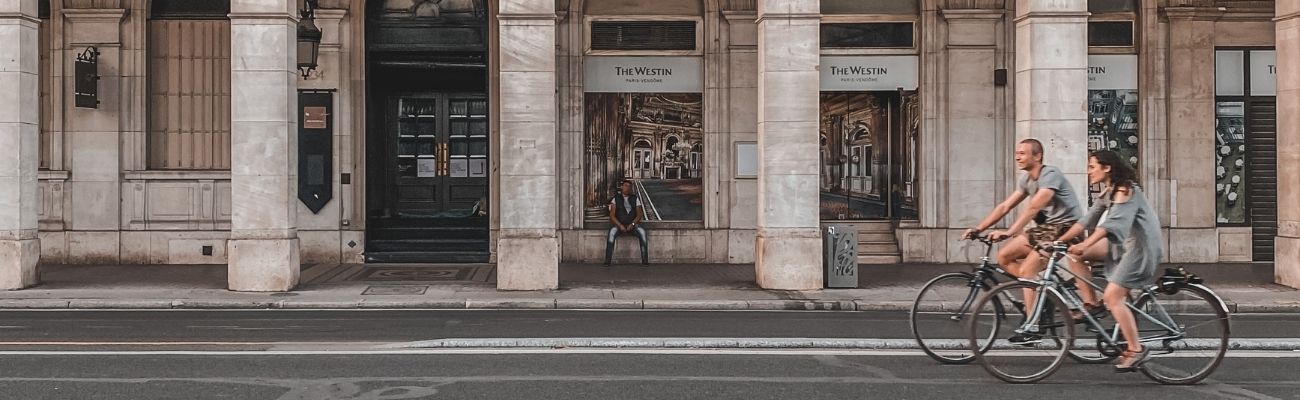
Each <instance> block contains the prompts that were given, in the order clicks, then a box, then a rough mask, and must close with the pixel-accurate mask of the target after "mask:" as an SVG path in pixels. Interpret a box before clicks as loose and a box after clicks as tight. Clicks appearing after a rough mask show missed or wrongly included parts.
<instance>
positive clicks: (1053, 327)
mask: <svg viewBox="0 0 1300 400" xmlns="http://www.w3.org/2000/svg"><path fill="white" fill-rule="evenodd" d="M1036 287H1037V285H1035V284H1032V283H1025V282H1009V283H1006V284H1003V285H999V286H998V287H996V288H994V289H993V290H992V291H991V292H989V293H988V294H986V295H985V296H983V298H982V299H981V300H980V302H979V303H977V306H976V307H975V309H974V310H972V313H971V326H970V331H971V332H970V336H971V339H970V340H971V347H972V348H986V350H985V351H984V352H982V353H977V354H976V357H977V359H979V360H980V362H981V363H982V364H983V365H984V368H985V369H986V370H988V371H989V373H991V374H992V375H993V376H996V377H997V378H998V379H1002V380H1004V381H1007V382H1013V383H1028V382H1035V381H1038V380H1041V379H1043V378H1045V377H1047V376H1048V375H1051V373H1052V372H1054V371H1055V370H1056V369H1057V368H1059V367H1060V364H1061V362H1062V361H1063V360H1064V358H1065V355H1066V351H1067V350H1068V348H1069V346H1070V345H1071V344H1072V341H1073V339H1074V337H1073V331H1074V325H1073V324H1072V323H1063V322H1062V321H1070V320H1069V312H1068V311H1067V310H1066V309H1065V305H1064V303H1063V302H1062V301H1061V300H1060V298H1058V297H1056V296H1054V295H1049V296H1047V297H1045V299H1046V300H1045V301H1042V302H1038V303H1039V305H1036V306H1035V310H1037V312H1038V317H1037V318H1030V319H1028V320H1027V318H1026V317H1025V315H1024V314H1021V313H1018V312H1014V311H1013V312H1006V313H1003V312H1001V310H1002V309H1005V308H1004V307H1003V306H1002V304H1003V302H1004V300H1003V299H1004V297H1003V296H1008V295H1009V296H1011V297H1012V298H1014V299H1016V301H1023V298H1024V289H1026V288H1029V289H1033V288H1036ZM1033 320H1037V321H1033ZM1032 322H1037V323H1036V324H1032ZM1070 322H1072V321H1070ZM1031 330H1032V331H1031ZM1015 335H1019V336H1020V337H1018V338H1013V336H1015ZM1013 339H1014V341H1016V342H1018V343H1013ZM1024 339H1029V340H1027V341H1026V340H1024Z"/></svg>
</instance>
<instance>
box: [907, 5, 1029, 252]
mask: <svg viewBox="0 0 1300 400" xmlns="http://www.w3.org/2000/svg"><path fill="white" fill-rule="evenodd" d="M941 15H942V17H943V19H944V20H945V21H946V22H947V25H946V28H947V29H944V32H945V33H946V35H945V36H946V37H944V38H943V42H942V46H943V47H942V48H941V49H935V50H934V51H935V52H936V53H939V54H936V55H935V58H937V59H938V60H937V63H936V64H935V65H934V68H935V69H937V70H938V73H939V74H941V75H940V76H942V77H943V78H942V79H938V80H937V82H936V86H939V88H938V89H937V90H938V92H937V97H939V98H940V101H943V102H944V104H943V114H941V116H936V118H943V123H942V124H936V125H941V126H942V128H941V130H940V132H939V133H936V134H934V135H933V136H934V137H935V139H936V140H935V141H933V142H931V143H935V145H934V147H935V150H934V152H933V153H929V154H930V155H932V156H934V157H932V158H928V159H930V160H934V163H935V164H936V165H939V166H941V167H938V168H942V169H943V174H944V176H946V177H947V178H946V179H942V184H943V186H941V193H938V195H939V196H942V198H946V201H943V202H940V203H939V204H942V205H944V206H945V208H946V210H944V214H945V215H947V217H948V226H951V227H964V226H965V227H968V226H975V225H976V224H978V223H979V222H980V220H981V219H983V218H984V216H985V215H986V214H987V213H988V210H991V209H993V207H994V206H996V205H997V203H998V202H1000V201H1002V199H1004V198H1006V192H1005V189H1004V187H1005V186H1006V182H1008V181H1010V180H1011V178H1012V177H1013V176H1014V172H1013V171H1014V169H1009V168H1006V167H1005V166H1006V165H1007V164H1009V163H1010V162H1011V159H1012V158H1011V155H1010V153H1009V152H1008V151H1007V149H1009V148H1010V147H1011V143H1012V139H1014V138H1011V137H1008V136H1009V135H1008V134H1007V133H1008V132H1007V129H1006V128H1007V123H1008V122H1009V121H1008V119H1009V118H1008V117H1010V115H1009V114H1010V112H1009V111H1010V110H1009V108H1010V107H1006V106H1003V105H1004V104H1007V103H1006V102H1007V100H1008V99H1007V96H1009V95H1010V93H1008V90H1007V89H1008V88H1007V87H1005V86H1004V87H999V86H996V85H994V82H993V74H994V72H993V71H994V70H997V69H998V68H1005V67H1006V64H1005V63H1006V61H1004V60H1005V57H1006V55H1007V49H1006V48H1005V47H1003V46H1005V41H1006V33H1005V32H1006V25H1005V24H1004V21H1005V16H1006V12H1005V11H1004V10H1000V9H944V10H942V11H941ZM923 159H926V158H923ZM953 240H955V238H947V237H943V238H933V237H931V238H929V240H914V241H908V243H907V248H906V249H904V255H905V256H909V257H907V258H909V259H913V260H915V259H916V258H917V257H915V256H916V255H919V254H923V253H930V252H935V253H941V252H942V251H943V250H944V249H943V248H942V247H940V246H942V245H941V244H936V243H934V242H935V241H940V242H943V243H952V241H953ZM918 247H919V248H918ZM973 247H974V246H950V249H949V254H948V257H949V259H951V260H953V261H972V260H978V259H979V257H980V256H982V255H983V254H982V253H978V254H976V252H978V249H974V251H969V250H972V248H973ZM963 251H965V252H963ZM908 253H912V254H910V255H909V254H908ZM937 256H938V257H940V258H939V259H941V260H942V259H943V258H942V257H943V254H938V255H937ZM932 257H933V256H932Z"/></svg>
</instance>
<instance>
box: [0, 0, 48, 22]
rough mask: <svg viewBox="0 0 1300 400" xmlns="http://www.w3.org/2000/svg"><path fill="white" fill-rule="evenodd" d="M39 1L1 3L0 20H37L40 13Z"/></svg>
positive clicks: (22, 0) (17, 0) (24, 0)
mask: <svg viewBox="0 0 1300 400" xmlns="http://www.w3.org/2000/svg"><path fill="white" fill-rule="evenodd" d="M37 1H38V0H11V1H5V2H0V19H4V18H31V19H36V14H37V13H38V12H39V11H37V10H38V7H37Z"/></svg>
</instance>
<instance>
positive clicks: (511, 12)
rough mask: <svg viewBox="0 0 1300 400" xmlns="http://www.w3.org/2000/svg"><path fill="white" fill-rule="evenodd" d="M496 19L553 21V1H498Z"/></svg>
mask: <svg viewBox="0 0 1300 400" xmlns="http://www.w3.org/2000/svg"><path fill="white" fill-rule="evenodd" d="M497 18H507V19H511V18H513V19H519V18H526V19H555V1H554V0H499V3H497Z"/></svg>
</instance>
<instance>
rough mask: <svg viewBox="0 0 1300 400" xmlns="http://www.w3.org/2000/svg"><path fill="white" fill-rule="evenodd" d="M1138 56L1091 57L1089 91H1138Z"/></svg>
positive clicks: (1089, 63)
mask: <svg viewBox="0 0 1300 400" xmlns="http://www.w3.org/2000/svg"><path fill="white" fill-rule="evenodd" d="M1137 63H1138V57H1137V55H1136V54H1119V55H1089V56H1088V90H1134V89H1137V87H1138V86H1137V84H1138V82H1137Z"/></svg>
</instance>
